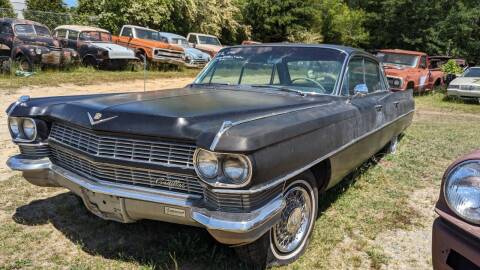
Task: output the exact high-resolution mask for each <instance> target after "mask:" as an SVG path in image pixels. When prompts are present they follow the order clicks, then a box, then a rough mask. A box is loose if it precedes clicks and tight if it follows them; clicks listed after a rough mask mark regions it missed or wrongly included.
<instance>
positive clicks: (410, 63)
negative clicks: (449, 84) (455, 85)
mask: <svg viewBox="0 0 480 270" xmlns="http://www.w3.org/2000/svg"><path fill="white" fill-rule="evenodd" d="M377 57H378V58H379V59H380V60H381V61H382V62H383V65H384V68H385V73H386V75H387V79H388V82H389V84H390V87H391V89H392V90H395V91H405V90H410V89H411V90H413V92H414V93H423V92H426V91H431V90H433V89H435V88H436V87H440V86H443V85H444V73H443V72H442V71H441V70H440V68H432V66H431V65H430V59H429V57H428V55H427V54H426V53H423V52H416V51H407V50H399V49H393V50H392V49H384V50H379V51H378V53H377Z"/></svg>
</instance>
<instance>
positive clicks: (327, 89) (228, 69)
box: [195, 46, 345, 94]
mask: <svg viewBox="0 0 480 270" xmlns="http://www.w3.org/2000/svg"><path fill="white" fill-rule="evenodd" d="M344 60H345V54H344V53H342V52H341V51H339V50H336V49H330V48H318V47H301V46H300V47H293V46H292V47H285V46H282V47H281V46H251V47H234V48H228V49H224V50H222V51H221V52H219V54H218V55H217V57H216V58H215V60H214V61H213V62H212V63H211V64H210V65H209V66H208V68H207V70H206V71H205V72H204V73H202V74H201V75H200V76H199V77H198V78H197V80H196V81H195V83H196V84H227V85H249V86H252V87H257V88H271V89H272V90H280V91H291V92H294V91H296V92H299V91H300V92H305V93H316V94H333V93H334V91H335V87H336V85H337V81H338V80H339V77H340V73H341V71H342V67H343V63H344Z"/></svg>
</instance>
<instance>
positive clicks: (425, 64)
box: [420, 55, 427, 68]
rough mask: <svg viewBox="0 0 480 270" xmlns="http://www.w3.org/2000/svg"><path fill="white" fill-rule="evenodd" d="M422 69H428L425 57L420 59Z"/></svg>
mask: <svg viewBox="0 0 480 270" xmlns="http://www.w3.org/2000/svg"><path fill="white" fill-rule="evenodd" d="M420 68H427V57H426V56H425V55H424V56H422V57H421V58H420Z"/></svg>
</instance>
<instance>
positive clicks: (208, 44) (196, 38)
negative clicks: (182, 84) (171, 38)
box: [187, 33, 223, 58]
mask: <svg viewBox="0 0 480 270" xmlns="http://www.w3.org/2000/svg"><path fill="white" fill-rule="evenodd" d="M187 40H188V43H189V45H190V47H193V48H195V49H198V50H200V51H202V52H205V53H208V54H209V55H210V56H211V57H212V58H213V57H214V56H215V55H216V54H217V53H218V52H219V51H220V50H221V49H222V48H223V46H222V43H221V42H220V40H219V39H218V37H216V36H213V35H207V34H201V33H188V35H187Z"/></svg>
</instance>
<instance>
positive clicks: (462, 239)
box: [432, 149, 480, 270]
mask: <svg viewBox="0 0 480 270" xmlns="http://www.w3.org/2000/svg"><path fill="white" fill-rule="evenodd" d="M479 187H480V149H479V150H477V151H474V152H473V153H471V154H469V155H466V156H464V157H461V158H459V159H458V160H457V161H455V162H453V164H451V165H450V166H449V167H448V168H447V170H446V171H445V174H444V176H443V180H442V185H441V190H440V197H439V199H438V202H437V204H436V205H435V212H436V213H437V214H438V217H437V219H435V221H434V223H433V230H432V231H433V234H432V238H433V239H432V264H433V269H434V270H444V269H445V270H446V269H453V270H463V269H480V211H479V209H480V189H479Z"/></svg>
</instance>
